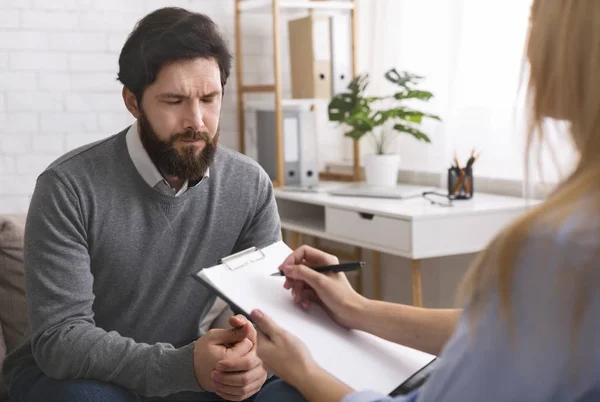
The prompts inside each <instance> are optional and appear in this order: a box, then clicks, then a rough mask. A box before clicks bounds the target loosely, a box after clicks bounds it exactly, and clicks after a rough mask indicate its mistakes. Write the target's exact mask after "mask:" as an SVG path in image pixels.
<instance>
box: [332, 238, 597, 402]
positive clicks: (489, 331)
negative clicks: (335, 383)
mask: <svg viewBox="0 0 600 402" xmlns="http://www.w3.org/2000/svg"><path fill="white" fill-rule="evenodd" d="M561 229H562V230H559V231H558V234H557V232H556V231H554V232H552V234H546V235H545V234H543V233H542V234H541V235H539V234H538V236H536V237H534V238H532V239H531V238H530V240H528V241H527V243H526V244H524V245H523V249H522V252H521V253H520V257H519V258H518V260H517V266H516V267H515V270H514V275H513V280H512V287H511V290H512V293H511V297H510V300H511V303H512V305H511V309H510V311H511V314H512V318H511V323H512V325H509V323H508V321H507V320H506V318H505V315H504V313H503V311H502V310H501V308H500V303H499V299H498V294H497V288H495V287H493V288H492V292H491V295H490V300H489V302H488V303H487V304H486V305H485V306H484V308H483V310H482V311H481V314H480V315H478V316H477V318H476V319H474V320H472V319H471V318H472V317H473V316H472V315H471V311H470V308H469V306H467V307H466V308H465V310H464V312H463V315H462V316H461V318H460V320H459V323H458V326H457V329H456V331H455V333H454V334H453V336H452V338H451V339H450V341H449V342H448V344H447V345H446V347H445V348H444V350H443V351H442V353H441V355H440V356H439V360H438V365H437V367H436V370H435V371H434V373H433V374H432V375H431V377H430V378H429V379H428V381H427V382H426V383H425V385H424V386H423V387H422V388H421V390H420V391H419V392H418V393H415V394H412V395H410V396H406V397H399V398H396V399H393V398H389V397H385V396H383V395H378V394H374V393H368V392H363V393H360V392H359V393H354V394H351V395H348V396H347V397H346V398H345V399H344V400H343V402H375V401H377V402H385V401H390V402H391V401H396V402H399V401H402V402H406V401H411V402H431V401H435V402H464V401H486V402H504V401H514V400H527V401H529V402H554V401H556V402H558V401H567V400H577V401H580V400H585V401H587V400H590V401H591V400H592V399H586V398H588V396H589V395H598V394H599V391H600V320H597V317H598V316H600V296H599V293H600V292H597V288H596V290H594V285H590V286H588V288H589V289H588V292H587V293H586V291H585V283H584V281H582V279H581V278H582V276H581V274H582V270H584V269H586V268H584V267H587V269H592V270H595V271H596V272H598V271H600V270H598V269H597V268H598V261H597V260H595V258H597V257H596V255H595V254H594V253H591V252H590V250H595V248H596V246H595V245H594V243H596V242H597V241H598V239H597V236H593V237H589V236H588V237H586V236H582V235H581V233H576V235H571V234H570V233H572V231H571V230H570V229H569V227H566V228H561ZM486 269H494V268H493V267H486ZM599 276H600V274H596V275H595V276H593V275H592V276H590V278H592V279H593V278H595V279H596V280H595V281H594V282H593V283H595V285H596V286H597V285H598V281H597V279H598V277H599ZM582 295H583V296H584V298H583V299H581V296H582ZM586 297H587V299H586ZM579 300H586V303H587V305H588V308H587V310H585V311H584V313H583V315H582V318H581V321H580V323H579V324H578V325H577V324H576V322H575V321H574V320H575V318H574V317H575V314H574V306H576V305H577V303H578V301H579ZM573 328H578V332H577V334H578V335H577V338H576V340H577V342H574V340H575V338H573V336H574V335H573V334H574V332H573ZM573 358H576V359H578V360H572V359H573ZM580 358H582V359H580ZM575 361H576V362H577V365H575V366H574V365H573V363H574V362H575ZM574 367H577V370H578V371H577V374H576V375H573V374H574V372H573V371H572V370H573V368H574ZM582 396H583V397H582Z"/></svg>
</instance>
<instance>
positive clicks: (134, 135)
mask: <svg viewBox="0 0 600 402" xmlns="http://www.w3.org/2000/svg"><path fill="white" fill-rule="evenodd" d="M137 127H138V125H137V122H134V123H133V124H132V125H131V127H129V130H128V131H127V134H126V138H125V139H126V142H127V150H128V151H129V156H130V157H131V160H132V161H133V164H134V165H135V168H136V169H137V171H138V172H139V173H140V175H141V176H142V178H143V179H144V181H145V182H146V183H148V185H149V186H150V187H152V188H155V187H156V186H157V185H158V184H160V183H163V182H164V183H166V184H168V182H167V180H165V178H164V177H163V175H162V174H161V173H160V171H159V170H158V168H157V167H156V165H155V164H154V162H152V159H150V155H148V152H147V151H146V148H144V144H142V140H141V139H140V136H139V133H138V128H137ZM207 177H209V169H206V173H205V174H204V178H207ZM187 187H188V181H187V180H186V181H185V183H184V184H183V186H182V190H183V189H184V188H186V189H187ZM180 192H181V191H180Z"/></svg>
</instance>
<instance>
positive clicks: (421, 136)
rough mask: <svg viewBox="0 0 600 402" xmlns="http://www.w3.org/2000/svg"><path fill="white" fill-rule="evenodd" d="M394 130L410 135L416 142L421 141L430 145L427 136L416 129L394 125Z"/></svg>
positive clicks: (403, 125)
mask: <svg viewBox="0 0 600 402" xmlns="http://www.w3.org/2000/svg"><path fill="white" fill-rule="evenodd" d="M394 130H396V131H399V132H401V133H407V134H410V135H412V136H413V137H415V138H416V139H417V140H421V141H425V142H428V143H430V142H431V140H430V139H429V137H428V136H427V134H425V133H424V132H422V131H419V130H417V129H416V128H413V127H410V126H408V125H405V124H400V123H398V124H395V125H394Z"/></svg>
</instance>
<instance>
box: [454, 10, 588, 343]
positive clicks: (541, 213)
mask: <svg viewBox="0 0 600 402" xmlns="http://www.w3.org/2000/svg"><path fill="white" fill-rule="evenodd" d="M526 54H527V59H528V62H529V67H530V68H529V82H528V86H527V97H528V102H527V104H528V108H529V130H528V138H527V152H526V155H528V157H527V161H526V165H527V166H529V155H530V154H531V151H532V145H533V144H534V143H538V144H540V143H542V142H543V140H544V136H545V132H544V131H545V127H544V123H545V120H546V119H547V118H554V119H560V120H565V121H567V122H568V125H569V132H570V138H571V140H572V141H573V145H574V147H575V149H576V150H577V151H578V156H579V160H578V163H577V166H576V169H575V170H574V171H573V173H572V174H571V175H570V176H569V177H567V178H566V179H565V180H564V181H563V182H562V183H561V184H560V185H559V186H558V188H557V190H556V191H555V192H554V193H553V194H552V195H551V196H550V197H549V198H548V200H547V201H546V202H544V203H543V204H541V205H539V206H538V207H536V208H534V209H533V210H531V211H530V212H529V213H527V214H526V215H524V216H523V217H522V218H520V219H518V220H517V221H516V222H514V223H513V224H512V225H510V226H509V227H508V228H506V229H505V230H504V231H503V232H502V233H501V234H500V235H499V236H498V237H497V238H496V239H495V240H494V241H493V242H492V243H491V244H490V246H489V247H488V248H487V249H486V250H484V251H483V252H482V253H480V255H479V256H478V258H477V260H476V261H475V263H474V264H473V265H472V266H471V268H470V270H469V272H468V273H467V275H466V277H465V279H464V280H463V283H462V285H461V287H460V290H459V297H460V301H461V303H467V304H469V306H470V308H471V313H472V314H473V315H475V316H476V315H477V314H479V313H480V312H481V310H482V308H483V307H484V306H485V304H486V303H487V302H488V301H489V296H490V293H491V289H492V288H493V287H497V291H498V297H499V301H500V305H501V308H502V312H503V314H504V316H505V318H506V319H507V320H508V322H509V323H512V312H511V293H512V286H513V277H514V270H515V266H516V263H517V259H518V257H519V256H520V253H521V251H522V247H523V244H524V243H525V241H526V240H528V238H530V236H531V235H532V231H533V230H534V228H535V227H536V226H538V225H540V224H542V225H543V226H544V227H546V228H558V226H559V225H560V224H561V223H562V222H564V220H565V219H566V218H567V217H568V216H570V215H572V214H573V213H574V212H575V208H577V205H576V203H577V201H579V200H582V198H583V197H584V196H585V197H586V199H587V197H593V198H592V199H593V202H591V203H589V204H586V205H593V207H594V208H596V209H597V210H596V211H590V213H591V214H594V215H596V216H595V217H594V216H592V218H597V217H598V216H600V1H595V0H593V1H588V0H534V3H533V5H532V8H531V25H530V29H529V34H528V40H527V47H526ZM578 212H581V211H578ZM593 230H600V228H597V227H594V228H593ZM550 246H551V245H550ZM599 248H600V245H599ZM597 251H598V250H596V252H597ZM581 282H582V283H580V285H581V288H582V289H584V288H585V287H586V286H585V283H584V279H581ZM588 296H589V295H587V296H586V294H584V293H582V294H581V295H580V297H579V300H577V301H576V302H575V304H576V305H575V306H572V307H573V308H574V309H575V320H576V322H577V321H578V320H579V319H581V317H582V316H583V313H584V311H585V308H586V306H587V302H586V300H587V299H586V297H588ZM473 321H474V320H473ZM511 332H512V328H511Z"/></svg>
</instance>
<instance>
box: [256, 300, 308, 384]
mask: <svg viewBox="0 0 600 402" xmlns="http://www.w3.org/2000/svg"><path fill="white" fill-rule="evenodd" d="M251 317H252V320H253V321H254V323H255V324H256V325H257V327H258V329H259V331H258V342H257V354H258V357H259V358H260V359H261V360H262V362H263V366H264V367H265V369H266V370H267V371H270V372H271V373H273V374H275V375H276V376H278V377H279V378H281V379H282V380H284V381H285V382H287V383H288V384H290V385H292V386H296V387H297V386H298V381H300V382H301V381H302V379H305V378H306V377H307V376H308V374H310V373H311V371H313V370H314V369H316V368H317V364H316V363H315V361H314V360H313V358H312V356H311V355H310V352H309V351H308V349H307V348H306V346H305V345H304V343H302V341H300V339H298V338H296V337H295V336H293V335H292V334H290V333H289V332H287V331H285V330H283V329H281V328H280V327H279V326H278V325H277V324H275V322H273V320H271V319H270V318H269V317H267V316H265V315H264V313H263V312H261V311H260V310H254V311H253V312H252V314H251Z"/></svg>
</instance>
